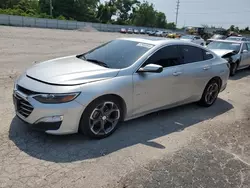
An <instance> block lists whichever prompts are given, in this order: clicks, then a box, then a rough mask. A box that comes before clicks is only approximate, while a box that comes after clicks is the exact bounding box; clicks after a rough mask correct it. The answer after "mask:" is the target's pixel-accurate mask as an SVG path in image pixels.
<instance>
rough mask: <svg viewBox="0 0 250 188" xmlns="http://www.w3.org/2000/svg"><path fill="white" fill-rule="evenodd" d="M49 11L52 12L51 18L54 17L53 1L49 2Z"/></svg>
mask: <svg viewBox="0 0 250 188" xmlns="http://www.w3.org/2000/svg"><path fill="white" fill-rule="evenodd" d="M49 10H50V16H51V17H52V16H53V15H52V10H53V6H52V0H49Z"/></svg>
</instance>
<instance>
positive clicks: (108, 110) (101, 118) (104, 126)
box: [80, 97, 122, 139]
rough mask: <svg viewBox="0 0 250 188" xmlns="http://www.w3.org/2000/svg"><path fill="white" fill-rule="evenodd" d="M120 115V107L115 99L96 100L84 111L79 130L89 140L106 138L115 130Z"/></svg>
mask: <svg viewBox="0 0 250 188" xmlns="http://www.w3.org/2000/svg"><path fill="white" fill-rule="evenodd" d="M121 114H122V108H121V105H120V103H119V101H118V100H116V99H115V98H112V97H104V98H100V99H97V100H95V101H93V102H92V103H91V104H90V105H89V106H88V107H87V108H86V110H85V111H84V113H83V115H82V119H81V122H80V130H81V132H83V133H84V134H86V135H87V136H88V137H91V138H99V139H101V138H105V137H108V136H109V135H111V134H112V133H113V132H114V131H115V130H116V129H117V125H118V123H119V121H120V120H121Z"/></svg>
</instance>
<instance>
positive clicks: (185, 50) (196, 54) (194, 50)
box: [180, 45, 204, 64]
mask: <svg viewBox="0 0 250 188" xmlns="http://www.w3.org/2000/svg"><path fill="white" fill-rule="evenodd" d="M180 50H181V54H182V58H183V62H182V63H183V64H187V63H195V62H199V61H203V60H204V57H203V55H204V54H203V49H201V48H198V47H195V46H189V45H181V46H180Z"/></svg>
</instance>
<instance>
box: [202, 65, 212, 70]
mask: <svg viewBox="0 0 250 188" xmlns="http://www.w3.org/2000/svg"><path fill="white" fill-rule="evenodd" d="M210 68H211V67H210V66H208V65H207V66H204V67H203V70H208V69H210Z"/></svg>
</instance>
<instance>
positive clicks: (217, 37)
mask: <svg viewBox="0 0 250 188" xmlns="http://www.w3.org/2000/svg"><path fill="white" fill-rule="evenodd" d="M211 38H212V39H223V38H224V36H223V35H214V36H212V37H211Z"/></svg>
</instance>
